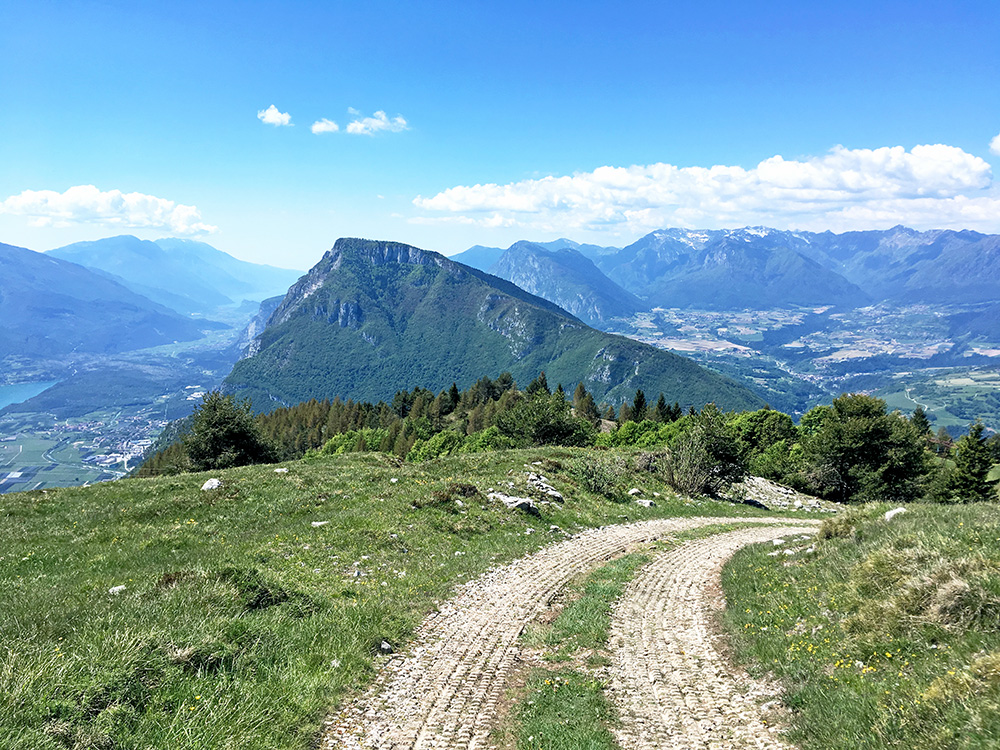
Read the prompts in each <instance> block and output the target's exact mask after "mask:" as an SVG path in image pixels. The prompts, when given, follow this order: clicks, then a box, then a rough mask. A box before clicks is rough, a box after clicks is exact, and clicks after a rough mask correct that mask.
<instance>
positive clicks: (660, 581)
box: [610, 526, 805, 750]
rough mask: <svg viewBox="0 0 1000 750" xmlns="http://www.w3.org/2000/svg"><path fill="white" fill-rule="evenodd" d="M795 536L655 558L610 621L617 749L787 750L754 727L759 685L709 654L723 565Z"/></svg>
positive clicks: (765, 536) (700, 545) (760, 535)
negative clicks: (738, 554) (748, 550)
mask: <svg viewBox="0 0 1000 750" xmlns="http://www.w3.org/2000/svg"><path fill="white" fill-rule="evenodd" d="M804 531H805V529H803V528H802V527H801V526H800V527H795V528H792V527H789V528H770V529H766V528H754V529H740V530H739V531H733V532H731V533H728V534H718V535H716V536H712V537H709V538H707V539H702V540H699V541H695V542H688V543H686V544H684V545H683V546H681V547H679V548H677V549H674V550H670V551H668V552H664V553H662V554H660V555H658V556H657V557H656V558H655V559H654V560H653V562H652V563H650V564H649V565H647V566H646V567H645V568H643V569H642V570H641V571H640V572H639V574H638V575H637V576H636V578H635V579H634V580H633V581H632V582H631V583H630V584H629V585H628V587H626V590H625V593H624V594H623V595H622V597H621V599H619V601H618V602H617V603H616V604H615V607H614V611H613V614H612V628H611V639H610V641H611V647H612V650H613V652H614V664H613V666H612V668H611V674H612V679H611V691H612V695H613V698H614V702H615V703H616V704H617V706H618V711H619V715H620V717H621V720H622V721H621V726H620V728H619V730H618V741H619V742H620V743H621V746H622V747H623V748H625V749H626V750H633V749H634V750H660V749H661V748H677V749H678V750H679V749H680V748H684V750H702V749H704V750H709V749H711V750H743V749H744V748H768V749H770V748H789V747H791V746H790V745H788V744H786V743H785V742H784V741H783V740H782V739H781V735H780V734H779V733H778V732H777V731H775V730H774V729H773V728H772V727H771V726H769V725H768V724H767V723H765V721H764V717H763V716H762V714H761V709H760V701H761V700H762V699H764V698H765V697H766V696H767V691H766V689H765V688H764V686H763V685H761V684H759V683H756V682H755V681H754V680H752V679H751V678H750V676H749V675H747V674H746V673H745V672H742V671H738V670H736V671H734V669H733V668H732V667H731V666H730V665H729V663H728V662H727V660H726V658H725V656H724V655H723V654H721V653H720V652H719V650H718V649H717V648H716V646H715V641H716V640H717V639H718V638H721V636H720V635H717V634H715V633H714V630H715V623H714V616H715V614H716V612H717V611H718V610H719V609H721V607H722V601H723V600H722V596H721V593H720V592H719V591H718V584H719V575H720V572H721V569H722V565H723V563H724V562H725V561H726V560H727V559H729V557H730V556H732V554H733V553H734V552H735V551H736V550H738V549H739V548H740V547H743V546H745V545H747V544H753V543H755V542H765V541H768V540H769V539H774V538H775V537H776V536H780V535H786V534H789V535H796V536H797V535H800V534H802V533H803V532H804Z"/></svg>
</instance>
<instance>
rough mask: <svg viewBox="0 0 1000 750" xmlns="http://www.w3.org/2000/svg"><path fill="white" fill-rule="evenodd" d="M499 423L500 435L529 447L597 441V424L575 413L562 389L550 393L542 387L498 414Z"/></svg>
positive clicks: (497, 422) (497, 420)
mask: <svg viewBox="0 0 1000 750" xmlns="http://www.w3.org/2000/svg"><path fill="white" fill-rule="evenodd" d="M495 423H496V427H497V429H498V430H499V431H500V434H502V435H504V436H505V437H508V438H510V439H511V440H513V441H514V443H515V444H516V445H518V446H520V447H525V448H527V447H529V446H533V445H591V444H592V443H593V442H594V426H593V425H592V424H590V422H588V421H587V420H586V419H581V418H579V417H574V416H572V414H571V411H570V405H569V403H567V401H566V400H565V398H564V397H563V396H562V394H560V393H559V392H557V393H555V394H553V395H551V396H550V395H548V394H547V393H545V391H544V390H538V391H536V392H535V394H534V395H533V396H529V397H521V398H518V399H517V401H516V403H514V404H513V405H511V406H510V407H509V408H507V409H505V410H503V411H501V412H500V413H498V414H497V415H496V419H495Z"/></svg>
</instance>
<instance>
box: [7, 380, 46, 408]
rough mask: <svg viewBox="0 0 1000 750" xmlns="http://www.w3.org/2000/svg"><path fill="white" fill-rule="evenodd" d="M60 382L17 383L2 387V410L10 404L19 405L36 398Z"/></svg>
mask: <svg viewBox="0 0 1000 750" xmlns="http://www.w3.org/2000/svg"><path fill="white" fill-rule="evenodd" d="M58 382H59V381H58V380H50V381H49V382H47V383H16V384H14V385H0V409H2V408H4V407H5V406H9V405H10V404H19V403H21V402H22V401H27V400H28V399H29V398H34V397H35V396H37V395H38V394H39V393H41V392H42V391H44V390H47V389H49V388H51V387H52V386H54V385H55V384H56V383H58Z"/></svg>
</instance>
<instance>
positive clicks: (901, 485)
mask: <svg viewBox="0 0 1000 750" xmlns="http://www.w3.org/2000/svg"><path fill="white" fill-rule="evenodd" d="M807 418H808V419H807ZM801 429H802V433H803V437H802V455H803V458H804V460H805V462H806V468H805V469H804V480H805V483H806V484H807V485H808V486H809V488H810V489H811V490H812V491H813V492H815V493H816V494H818V495H820V496H821V497H824V498H827V499H830V500H835V501H837V502H852V501H853V502H874V501H880V500H885V501H888V502H906V501H910V500H914V499H916V498H917V497H918V496H919V495H920V493H921V486H920V480H921V479H922V477H923V475H924V474H925V472H926V464H925V460H924V449H923V439H922V437H921V435H920V434H919V433H918V432H917V429H916V428H915V427H914V426H913V425H912V424H911V423H910V421H909V420H907V419H905V418H904V417H903V416H901V415H900V414H898V413H892V414H888V413H886V406H885V402H884V401H883V400H882V399H879V398H873V397H871V396H865V395H861V394H855V393H852V394H843V395H841V396H839V397H838V398H836V399H834V401H833V404H832V405H831V406H829V407H816V408H815V409H811V410H810V411H809V412H807V413H806V414H805V415H804V416H803V417H802V425H801Z"/></svg>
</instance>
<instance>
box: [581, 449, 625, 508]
mask: <svg viewBox="0 0 1000 750" xmlns="http://www.w3.org/2000/svg"><path fill="white" fill-rule="evenodd" d="M627 471H628V465H627V464H626V463H625V459H623V458H622V457H621V456H614V455H600V454H599V455H594V456H586V457H585V458H581V459H579V460H578V461H577V462H576V466H575V473H576V474H577V476H579V477H580V481H581V482H582V483H583V486H584V487H586V488H587V489H588V490H590V491H591V492H596V493H597V494H598V495H604V497H606V498H609V499H611V500H621V499H623V498H624V496H625V488H624V481H625V477H626V475H627Z"/></svg>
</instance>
